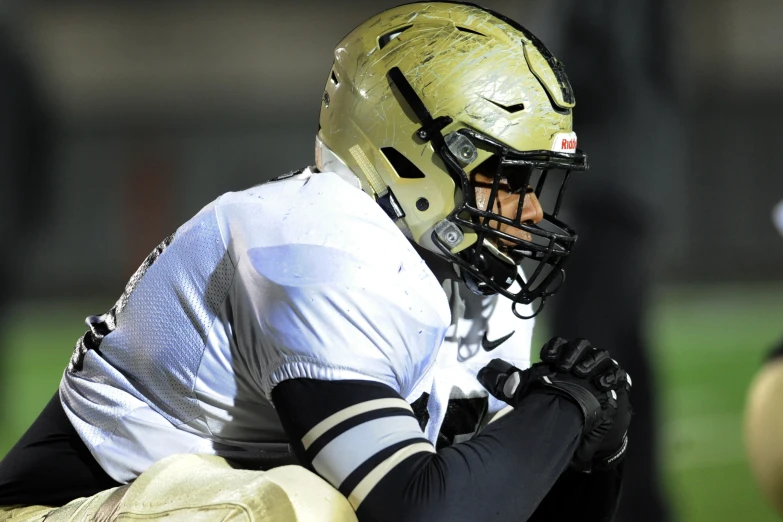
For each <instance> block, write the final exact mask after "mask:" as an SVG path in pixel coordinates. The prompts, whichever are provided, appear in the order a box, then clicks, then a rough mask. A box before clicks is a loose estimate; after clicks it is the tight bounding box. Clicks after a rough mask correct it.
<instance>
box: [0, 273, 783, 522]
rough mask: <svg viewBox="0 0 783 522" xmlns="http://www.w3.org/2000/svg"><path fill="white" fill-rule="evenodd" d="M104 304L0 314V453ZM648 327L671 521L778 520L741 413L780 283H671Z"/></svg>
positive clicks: (782, 319) (776, 325)
mask: <svg viewBox="0 0 783 522" xmlns="http://www.w3.org/2000/svg"><path fill="white" fill-rule="evenodd" d="M111 305H112V302H111V301H109V300H107V301H106V302H91V303H89V302H84V303H77V302H72V303H59V304H45V305H44V304H41V303H28V304H25V305H21V306H18V307H16V308H15V309H14V310H13V314H12V315H11V316H10V317H8V318H7V321H6V328H5V329H4V330H3V332H2V344H3V345H4V346H7V347H8V348H9V349H8V350H5V354H4V356H5V357H6V367H7V368H8V370H9V371H8V374H7V375H6V376H5V377H4V378H2V379H1V380H0V386H2V390H3V393H2V397H3V398H4V407H3V411H5V417H4V418H3V419H0V420H1V423H0V455H3V454H5V452H6V451H7V450H8V449H9V448H10V447H11V446H12V445H13V443H14V442H15V440H16V439H17V438H18V437H19V436H20V435H21V434H22V433H23V432H24V430H25V429H26V428H27V426H28V425H29V424H30V423H31V422H32V421H33V419H34V418H35V417H36V415H37V414H38V412H39V410H40V409H41V408H42V407H43V405H44V404H45V403H46V402H47V401H48V400H49V398H50V397H51V396H52V394H53V393H54V391H55V390H56V388H57V385H58V382H59V378H60V375H61V373H62V370H63V368H64V367H65V366H66V364H67V362H68V359H69V357H70V354H71V350H72V348H73V345H74V343H75V341H76V339H77V338H78V337H79V335H81V333H83V331H84V326H82V325H83V323H82V321H83V318H84V317H85V316H87V315H89V314H92V313H96V312H101V311H103V310H105V309H108V308H109V307H110V306H111ZM651 326H652V330H651V333H652V335H653V338H654V341H655V343H654V344H655V349H656V353H655V361H656V363H657V365H658V374H659V377H660V380H661V382H662V383H663V384H664V387H663V388H662V393H663V401H662V410H663V411H662V413H663V416H664V420H665V425H664V432H665V433H664V445H665V446H664V450H665V451H664V454H665V457H666V462H665V469H666V480H667V486H668V488H669V491H670V493H671V495H672V498H673V501H674V506H675V511H676V513H678V514H679V517H678V519H679V520H680V521H681V522H716V521H720V522H734V521H738V522H739V521H743V522H746V521H752V522H767V521H775V520H780V518H779V517H777V516H776V515H775V514H774V513H773V512H772V511H771V510H770V509H769V508H768V507H767V506H766V505H765V503H764V502H763V500H762V499H761V497H760V496H759V494H758V493H757V492H756V490H755V487H754V485H753V483H752V480H751V477H750V474H749V472H748V469H747V466H746V464H745V462H744V458H743V450H742V433H741V419H742V407H743V403H744V393H745V389H746V387H747V385H748V383H749V382H750V379H751V377H752V375H753V373H754V371H755V370H756V369H757V368H758V366H759V363H760V361H761V360H762V358H763V354H764V353H765V352H766V350H768V349H769V348H770V347H771V346H772V345H773V344H774V343H775V342H777V341H778V340H779V338H780V337H781V336H783V285H780V284H775V285H758V286H746V285H745V286H720V287H704V286H693V287H676V288H669V289H666V290H663V291H661V292H660V293H659V295H658V296H657V298H656V300H655V306H654V310H653V317H652V322H651ZM642 509H643V507H642Z"/></svg>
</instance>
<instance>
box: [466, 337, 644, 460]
mask: <svg viewBox="0 0 783 522" xmlns="http://www.w3.org/2000/svg"><path fill="white" fill-rule="evenodd" d="M478 380H479V382H480V383H481V384H482V385H483V386H484V387H485V388H487V390H488V391H489V392H490V393H491V394H492V395H493V396H494V397H496V398H498V399H500V400H503V401H505V402H507V403H508V404H509V405H511V406H516V405H517V404H519V402H520V401H521V400H523V399H524V397H526V396H527V395H529V394H531V393H553V394H557V395H562V396H565V397H567V398H568V399H570V400H572V401H573V402H574V403H576V404H577V406H579V408H580V410H581V411H582V416H583V419H584V426H583V428H582V439H581V441H580V443H579V446H578V448H577V450H576V452H575V453H574V459H573V462H572V465H573V466H574V467H575V468H576V469H578V470H580V471H590V470H591V469H592V468H593V467H597V468H602V469H606V468H612V467H615V466H617V465H618V464H619V463H620V462H621V461H622V458H623V457H624V455H625V450H626V447H627V436H626V432H627V431H628V425H629V424H630V421H631V406H630V400H629V391H630V383H629V381H628V378H627V375H626V373H625V371H623V370H622V369H621V368H620V366H619V365H618V364H617V363H616V362H615V361H614V360H612V358H611V357H609V353H608V352H607V351H606V350H600V349H597V348H594V347H593V346H592V345H590V343H589V342H588V341H585V340H583V339H578V340H575V341H574V342H571V343H569V342H568V341H566V340H565V339H562V338H559V337H556V338H553V339H551V340H550V341H549V342H547V343H546V344H545V345H544V347H543V348H542V349H541V362H540V363H536V364H534V365H533V366H531V367H530V368H529V369H527V370H524V371H523V370H520V369H519V368H516V367H514V366H512V365H510V364H508V363H507V362H505V361H502V360H500V359H494V360H493V361H491V362H490V363H489V364H488V365H487V366H486V367H484V368H482V369H481V371H479V374H478Z"/></svg>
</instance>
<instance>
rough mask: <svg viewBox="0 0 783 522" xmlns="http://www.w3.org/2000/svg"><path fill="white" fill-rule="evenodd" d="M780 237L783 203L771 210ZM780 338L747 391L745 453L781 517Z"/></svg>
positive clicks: (782, 420) (782, 355) (782, 342)
mask: <svg viewBox="0 0 783 522" xmlns="http://www.w3.org/2000/svg"><path fill="white" fill-rule="evenodd" d="M772 220H773V222H774V223H775V226H776V227H777V229H778V231H779V232H780V234H781V235H783V201H781V202H780V203H778V204H777V206H775V208H774V210H773V211H772ZM781 403H783V338H782V339H781V340H780V342H779V343H778V345H777V346H776V347H775V348H773V349H772V351H771V352H770V353H769V355H768V356H767V359H766V361H764V365H763V366H762V368H761V369H760V370H759V372H758V373H757V374H756V376H755V378H754V379H753V382H752V383H751V385H750V388H749V390H748V398H747V404H746V406H745V450H746V451H747V455H748V462H749V464H750V469H751V471H752V472H753V477H754V478H755V479H756V483H757V484H758V486H759V488H760V489H761V492H762V493H763V494H764V497H765V498H766V499H767V501H768V502H769V503H770V505H772V506H773V507H774V508H775V509H777V511H778V513H780V514H781V515H783V415H782V413H783V411H782V410H783V409H782V408H781Z"/></svg>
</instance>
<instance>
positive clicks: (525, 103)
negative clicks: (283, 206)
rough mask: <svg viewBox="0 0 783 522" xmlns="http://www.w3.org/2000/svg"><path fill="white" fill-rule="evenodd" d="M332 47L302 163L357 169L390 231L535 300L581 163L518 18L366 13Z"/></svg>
mask: <svg viewBox="0 0 783 522" xmlns="http://www.w3.org/2000/svg"><path fill="white" fill-rule="evenodd" d="M334 56H335V60H334V65H333V67H332V70H331V72H330V74H329V78H328V80H327V82H326V88H325V89H324V94H323V100H322V104H321V114H320V120H319V131H318V137H317V140H316V166H317V167H318V168H319V169H320V170H324V171H336V172H338V173H342V174H350V173H352V174H353V175H355V176H356V177H358V179H359V181H360V183H361V186H362V189H363V190H364V191H365V192H367V193H368V194H369V195H371V196H372V197H374V198H375V199H376V201H377V202H378V203H379V204H380V205H381V207H382V208H383V209H384V210H385V211H386V213H387V214H388V215H389V216H390V217H391V218H392V219H393V220H394V221H395V222H396V223H397V225H398V226H399V227H400V229H401V230H402V231H403V233H404V234H406V235H407V236H408V237H409V238H410V239H411V240H412V241H415V242H416V243H418V244H419V245H421V246H422V247H424V248H427V249H428V250H431V251H433V252H435V253H436V254H439V255H441V256H442V257H444V258H446V259H447V260H449V261H451V262H452V263H454V265H456V267H457V268H458V271H459V272H460V274H461V276H462V277H463V278H464V279H465V281H466V282H467V283H468V285H469V286H470V288H471V289H472V290H474V291H475V292H478V293H483V294H492V293H501V294H503V295H505V296H506V297H508V298H510V299H511V300H512V301H514V302H515V303H530V302H532V301H534V300H535V299H541V305H543V302H544V300H545V299H546V297H547V296H548V295H551V294H552V293H553V292H554V291H555V290H556V289H557V287H559V285H560V283H561V282H562V281H563V279H564V277H565V272H564V270H563V267H564V263H565V261H566V258H567V257H568V255H569V253H570V251H571V248H572V246H573V244H574V241H575V240H576V233H575V232H574V231H573V230H572V229H571V228H570V227H568V226H567V225H566V224H565V223H563V222H562V221H560V220H558V218H557V214H558V211H559V209H560V203H561V200H562V197H563V192H564V189H565V183H566V180H567V179H568V174H569V173H570V171H572V170H584V169H586V168H587V160H586V157H585V155H584V154H583V153H582V152H581V151H579V150H578V149H577V148H576V134H574V133H573V131H572V109H573V107H574V95H573V92H572V90H571V86H570V84H569V82H568V79H567V78H566V75H565V73H564V71H563V68H562V66H561V64H560V63H559V62H558V61H557V60H556V59H555V58H554V56H552V54H551V53H550V52H549V51H548V50H547V49H546V47H545V46H544V45H543V44H542V43H541V42H540V41H539V40H538V39H537V38H536V37H535V36H533V34H531V33H530V32H529V31H528V30H526V29H525V28H524V27H522V26H521V25H519V24H518V23H516V22H514V21H512V20H510V19H508V18H506V17H504V16H502V15H500V14H497V13H495V12H493V11H490V10H487V9H484V8H482V7H479V6H476V5H473V4H465V3H451V2H422V3H413V4H406V5H402V6H399V7H396V8H393V9H390V10H388V11H385V12H383V13H380V14H378V15H376V16H374V17H372V18H370V19H369V20H367V21H366V22H364V23H362V24H361V25H360V26H359V27H357V28H356V29H354V30H353V31H352V32H351V33H350V34H348V36H346V37H345V38H344V39H343V40H342V41H341V42H340V43H339V44H338V45H337V48H336V49H335V53H334ZM479 166H481V171H482V172H483V173H486V172H489V173H490V176H492V175H493V174H494V177H493V178H491V179H492V181H491V187H492V191H491V192H490V194H489V197H488V201H484V202H483V204H481V205H479V204H477V202H476V194H475V189H474V186H473V185H472V178H471V174H472V173H473V172H474V171H475V169H476V168H477V167H479ZM554 170H558V171H563V172H562V173H561V172H552V171H554ZM501 184H502V186H503V187H511V189H512V190H514V191H519V192H521V193H522V195H523V197H521V198H519V201H520V203H519V206H520V209H519V212H517V217H516V218H515V219H511V218H509V217H507V216H504V215H501V214H500V213H497V212H493V210H494V209H495V207H496V199H497V195H498V190H499V187H500V186H501ZM553 185H554V188H555V190H554V191H553V193H552V195H551V197H547V196H546V194H542V191H544V192H549V191H552V188H551V186H553ZM545 187H546V188H545ZM533 191H534V192H535V195H536V196H537V197H538V198H539V199H540V200H542V202H543V204H544V205H545V206H546V208H545V211H544V214H543V215H544V219H543V221H541V222H540V223H538V224H535V223H532V222H531V221H522V220H521V219H520V217H521V214H522V212H521V210H522V209H521V207H522V204H523V203H522V202H523V201H524V200H525V197H524V194H525V193H526V192H533ZM542 198H543V199H542ZM547 209H548V211H547ZM530 260H532V261H533V262H534V263H535V265H534V266H533V267H532V268H530V269H529V271H528V274H527V277H525V276H524V275H523V273H522V268H521V265H522V262H523V261H525V262H526V263H527V262H529V261H530ZM515 307H516V304H515ZM540 308H541V307H540V306H539V307H538V310H540ZM538 310H537V311H538ZM514 311H515V313H516V309H515V310H514ZM517 315H519V314H517ZM520 317H521V315H520Z"/></svg>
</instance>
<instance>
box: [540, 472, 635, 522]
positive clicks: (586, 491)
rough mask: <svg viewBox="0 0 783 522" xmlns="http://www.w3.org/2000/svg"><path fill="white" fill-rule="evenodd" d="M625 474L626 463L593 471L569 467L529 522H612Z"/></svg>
mask: <svg viewBox="0 0 783 522" xmlns="http://www.w3.org/2000/svg"><path fill="white" fill-rule="evenodd" d="M622 477H623V464H620V465H619V466H617V467H616V468H614V469H609V470H604V471H594V472H593V473H579V472H577V471H574V470H572V469H567V470H566V471H565V472H564V473H563V474H562V475H560V478H559V479H557V482H555V485H554V486H553V487H552V489H551V490H550V491H549V493H548V494H547V496H546V497H545V498H544V500H543V501H542V502H541V504H540V505H539V506H538V509H536V511H535V513H533V516H532V517H530V520H529V521H528V522H558V521H561V520H580V521H583V522H611V521H612V520H614V515H615V513H616V512H617V504H618V502H619V500H620V486H621V484H622Z"/></svg>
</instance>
